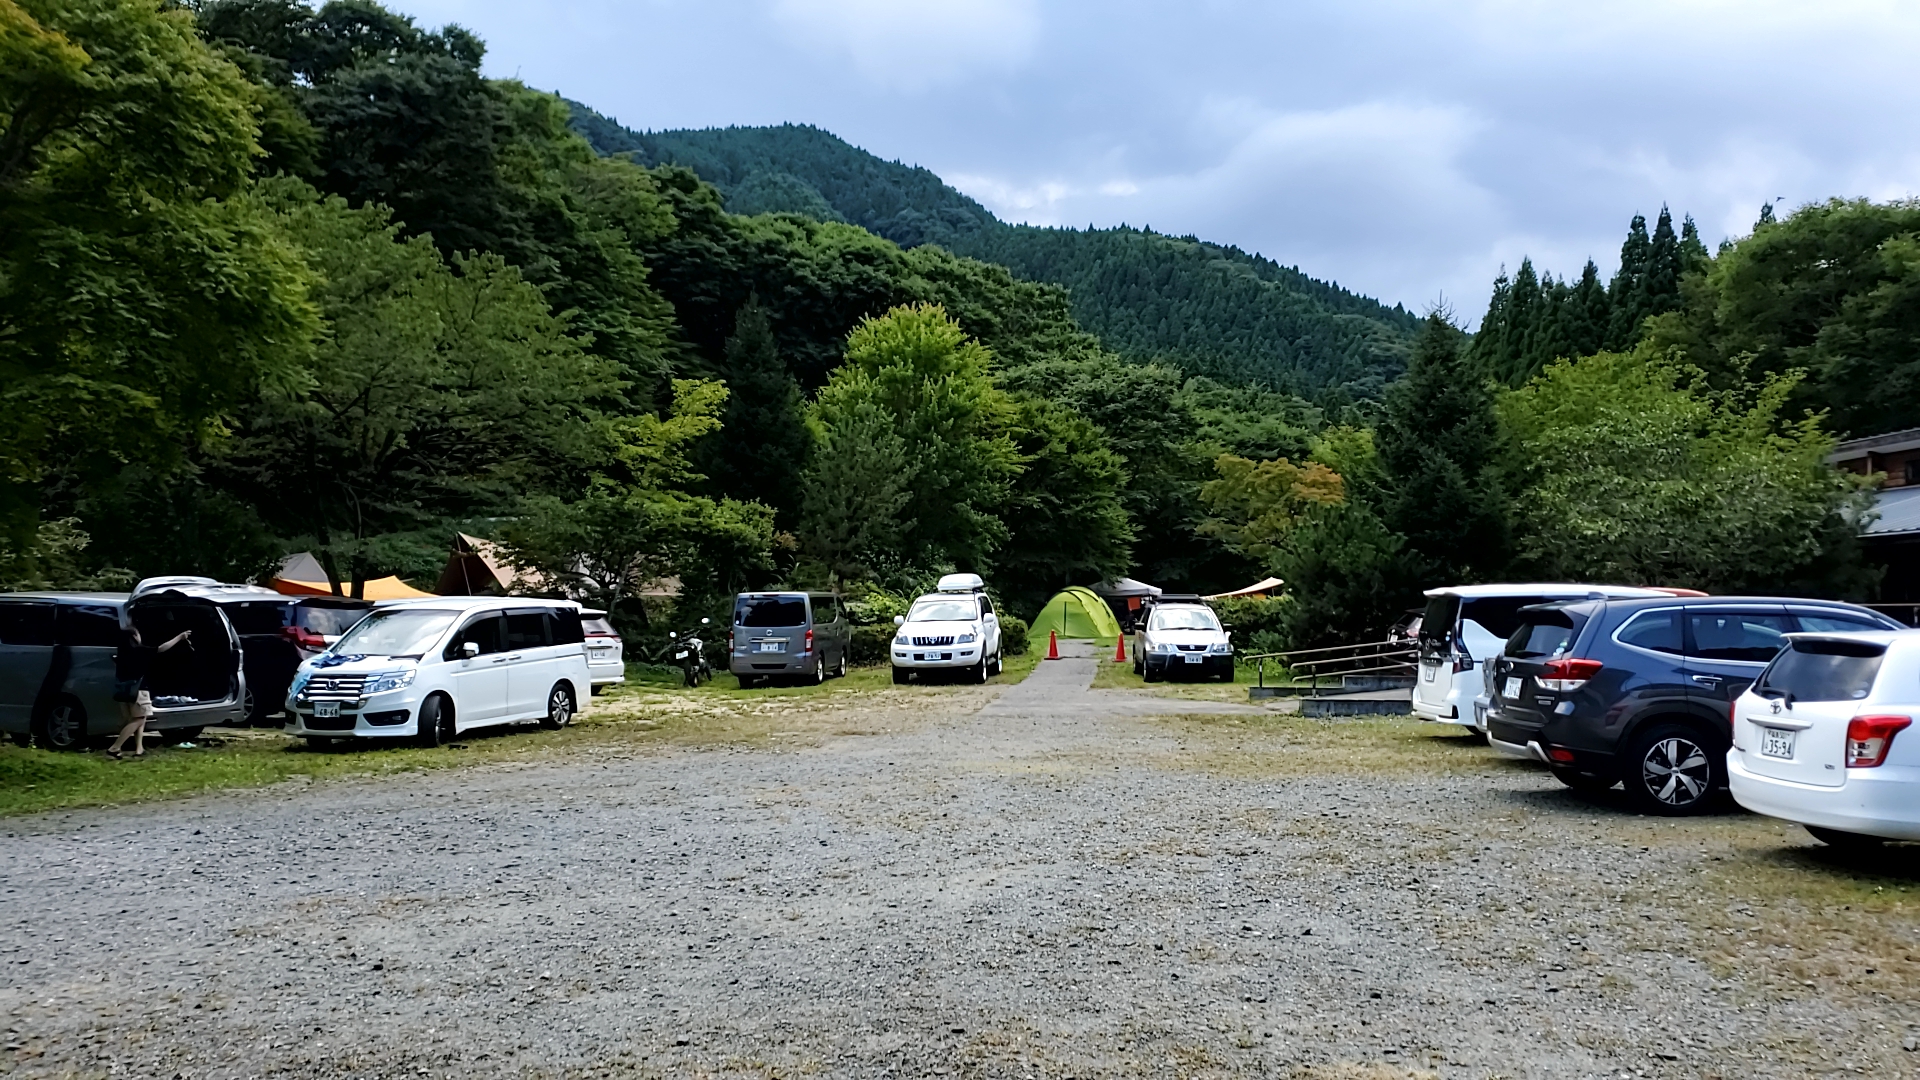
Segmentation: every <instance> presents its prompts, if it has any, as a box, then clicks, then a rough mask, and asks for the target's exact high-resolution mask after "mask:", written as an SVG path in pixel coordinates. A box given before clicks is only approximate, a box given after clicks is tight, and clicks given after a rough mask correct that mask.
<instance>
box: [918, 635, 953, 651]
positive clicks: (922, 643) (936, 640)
mask: <svg viewBox="0 0 1920 1080" xmlns="http://www.w3.org/2000/svg"><path fill="white" fill-rule="evenodd" d="M913 643H914V644H915V645H917V646H919V647H921V648H927V647H929V646H934V647H938V646H941V645H951V644H953V635H952V634H948V635H947V636H945V637H917V638H914V639H913Z"/></svg>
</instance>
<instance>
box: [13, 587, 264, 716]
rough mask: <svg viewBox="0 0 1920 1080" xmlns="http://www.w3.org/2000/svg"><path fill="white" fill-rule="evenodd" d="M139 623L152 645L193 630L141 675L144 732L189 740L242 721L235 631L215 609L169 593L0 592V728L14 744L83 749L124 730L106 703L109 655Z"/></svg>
mask: <svg viewBox="0 0 1920 1080" xmlns="http://www.w3.org/2000/svg"><path fill="white" fill-rule="evenodd" d="M128 626H133V627H138V628H139V630H140V636H141V637H142V638H143V639H144V640H146V641H147V642H149V643H152V644H158V643H159V642H162V641H165V640H167V639H168V638H171V637H173V636H174V635H175V634H178V633H179V632H180V631H182V630H192V631H193V632H194V633H193V639H192V643H191V647H188V648H175V649H171V650H169V651H167V652H164V653H161V654H160V655H159V656H158V657H157V658H155V660H154V664H153V669H152V671H151V672H149V673H148V676H147V691H148V693H150V694H151V695H152V696H153V718H152V719H151V720H149V721H147V730H148V731H151V732H164V733H165V734H166V735H167V736H168V737H169V738H172V739H190V738H193V737H194V736H195V735H198V734H199V733H200V729H201V728H204V727H206V726H208V725H210V724H237V723H240V722H241V721H242V720H243V719H244V718H245V716H246V704H245V701H246V676H245V674H244V673H243V671H242V669H241V658H242V653H241V649H240V638H239V635H237V634H235V633H234V630H233V624H232V623H230V622H228V621H227V617H226V615H225V614H223V613H222V612H221V610H220V608H219V606H218V605H216V604H214V603H213V602H212V601H210V600H207V599H205V598H202V597H193V596H188V595H185V594H184V593H181V592H179V591H177V590H173V589H159V590H154V591H149V592H145V593H141V594H138V595H136V596H133V597H132V598H129V594H127V593H108V592H100V593H82V592H30V593H5V594H0V731H4V732H6V734H7V735H8V737H10V738H11V739H12V740H13V741H14V742H15V743H16V744H18V745H22V746H24V745H26V744H27V742H28V741H29V740H31V741H33V742H35V743H37V744H39V745H40V746H43V747H46V748H48V749H52V750H84V749H86V748H87V745H88V743H89V742H90V740H92V739H94V738H97V737H99V736H103V735H111V734H113V733H114V732H115V731H118V730H119V729H120V726H121V720H120V706H119V704H118V703H116V702H115V701H114V700H113V682H114V679H113V655H114V653H115V651H117V650H118V649H119V648H120V635H121V633H122V632H123V630H124V629H125V628H126V627H128Z"/></svg>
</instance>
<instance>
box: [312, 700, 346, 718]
mask: <svg viewBox="0 0 1920 1080" xmlns="http://www.w3.org/2000/svg"><path fill="white" fill-rule="evenodd" d="M313 715H315V716H339V715H340V703H339V702H337V701H316V702H314V703H313Z"/></svg>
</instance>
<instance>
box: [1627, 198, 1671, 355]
mask: <svg viewBox="0 0 1920 1080" xmlns="http://www.w3.org/2000/svg"><path fill="white" fill-rule="evenodd" d="M1636 292H1637V294H1638V306H1639V319H1640V320H1645V319H1646V317H1647V316H1649V315H1659V314H1662V313H1664V312H1668V311H1672V310H1673V309H1674V308H1677V307H1679V306H1680V239H1679V237H1677V236H1675V235H1674V232H1673V215H1672V214H1670V213H1668V212H1667V208H1666V207H1665V206H1662V207H1661V208H1660V221H1659V224H1657V225H1655V226H1654V229H1653V240H1652V242H1651V243H1649V244H1648V245H1647V270H1646V273H1644V274H1642V275H1641V277H1640V287H1639V289H1638V290H1636ZM1639 336H1640V331H1639V321H1638V320H1637V321H1636V322H1635V323H1634V338H1635V340H1638V338H1639Z"/></svg>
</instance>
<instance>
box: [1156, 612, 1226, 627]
mask: <svg viewBox="0 0 1920 1080" xmlns="http://www.w3.org/2000/svg"><path fill="white" fill-rule="evenodd" d="M1147 629H1149V630H1218V629H1220V620H1219V619H1216V618H1214V617H1213V612H1211V611H1208V610H1207V609H1206V608H1156V609H1154V612H1153V618H1152V619H1151V620H1149V621H1148V623H1147Z"/></svg>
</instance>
